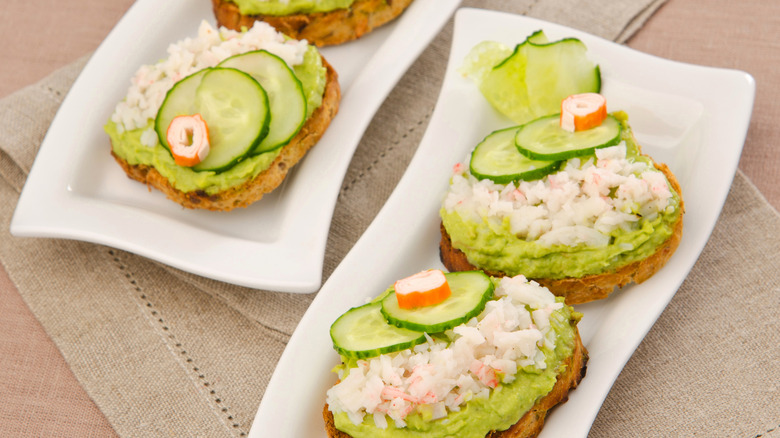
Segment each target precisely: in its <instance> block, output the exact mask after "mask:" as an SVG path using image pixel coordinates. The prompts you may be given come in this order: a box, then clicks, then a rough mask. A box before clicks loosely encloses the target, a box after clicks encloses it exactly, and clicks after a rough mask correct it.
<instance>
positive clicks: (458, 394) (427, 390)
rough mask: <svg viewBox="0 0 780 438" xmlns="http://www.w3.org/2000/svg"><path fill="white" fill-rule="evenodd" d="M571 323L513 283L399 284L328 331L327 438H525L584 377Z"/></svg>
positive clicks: (461, 275)
mask: <svg viewBox="0 0 780 438" xmlns="http://www.w3.org/2000/svg"><path fill="white" fill-rule="evenodd" d="M443 290H444V293H442V291H443ZM580 317H581V315H580V314H579V313H577V312H574V311H573V310H572V309H571V307H570V306H568V305H566V304H564V303H563V299H562V298H559V297H555V296H554V295H553V294H552V293H550V292H549V291H548V290H547V289H545V288H543V287H541V286H540V285H539V284H537V283H534V282H529V281H527V280H526V279H525V278H524V277H522V276H517V277H512V278H510V277H503V278H491V277H488V276H487V275H486V274H484V273H483V272H481V271H469V272H457V273H446V274H444V273H442V272H441V271H437V270H430V271H423V272H421V273H419V274H415V275H413V276H411V277H408V278H406V279H402V280H399V281H398V282H396V283H395V285H393V286H392V287H391V288H389V289H388V290H387V291H385V293H383V294H381V295H380V296H379V297H377V298H375V299H374V300H372V301H371V302H369V303H368V304H365V305H363V306H360V307H356V308H352V309H350V310H349V311H347V312H345V313H344V314H343V315H342V316H341V317H339V318H338V319H337V320H336V321H335V322H334V323H333V325H332V327H331V338H332V339H333V345H334V348H335V349H336V351H337V352H338V353H339V354H340V355H341V359H342V363H341V365H339V366H338V367H336V368H335V369H334V371H335V372H337V374H338V383H336V384H335V385H334V386H333V387H331V389H329V390H328V391H327V397H326V401H327V404H326V405H325V408H324V410H323V416H324V419H325V425H326V430H327V432H328V435H329V436H331V437H348V436H351V437H355V438H357V437H410V436H426V437H445V436H459V437H484V436H491V437H499V436H502V437H519V436H535V435H536V434H538V433H539V431H540V430H541V428H542V426H543V424H544V419H545V416H546V413H547V411H548V410H549V409H550V408H551V407H552V406H554V405H556V404H558V403H561V402H564V401H566V399H567V395H568V392H569V391H570V390H571V389H574V388H576V387H577V385H578V384H579V382H580V380H581V379H582V377H583V376H584V373H585V365H586V363H587V351H586V350H585V348H584V347H583V345H582V341H581V340H580V337H579V333H578V331H577V322H578V321H579V319H580Z"/></svg>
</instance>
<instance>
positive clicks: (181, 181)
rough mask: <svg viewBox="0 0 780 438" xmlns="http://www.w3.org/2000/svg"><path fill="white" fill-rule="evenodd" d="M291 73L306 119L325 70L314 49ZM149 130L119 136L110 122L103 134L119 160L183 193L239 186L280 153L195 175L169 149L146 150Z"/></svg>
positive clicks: (320, 89)
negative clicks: (152, 173)
mask: <svg viewBox="0 0 780 438" xmlns="http://www.w3.org/2000/svg"><path fill="white" fill-rule="evenodd" d="M293 70H294V72H295V75H296V76H297V77H298V79H299V80H300V81H301V84H302V85H303V91H304V93H305V95H306V103H307V114H306V117H307V118H308V117H309V116H311V114H312V113H313V112H314V110H316V109H317V108H318V107H319V106H320V105H321V104H322V95H323V92H324V90H325V84H326V82H327V78H326V70H325V68H324V67H323V65H322V59H321V58H320V54H319V52H318V51H317V49H316V48H314V47H313V46H310V47H308V49H307V50H306V53H305V55H304V58H303V63H302V64H300V65H297V66H295V67H293ZM150 128H151V129H154V119H150V120H149V123H148V125H147V126H144V127H141V128H138V129H134V130H130V131H124V132H120V130H119V129H118V126H117V125H116V123H114V122H113V121H111V120H109V122H108V123H107V124H106V126H105V131H106V133H108V135H109V137H110V138H111V145H112V148H113V151H114V153H115V154H116V155H117V156H118V157H120V158H122V159H124V160H125V161H127V162H128V163H129V164H130V165H146V166H152V167H154V168H155V169H156V170H157V171H158V172H160V174H161V175H162V176H164V177H165V178H167V179H168V181H169V182H170V183H171V185H173V187H175V188H176V189H178V190H180V191H182V192H191V191H196V190H202V191H204V192H206V193H207V194H210V195H211V194H214V193H217V192H221V191H223V190H226V189H228V188H230V187H233V186H236V185H239V184H242V183H243V182H245V181H247V180H249V179H251V178H254V177H255V176H257V175H258V174H260V172H262V171H264V170H266V169H267V168H268V167H269V166H270V165H271V163H272V162H273V161H274V159H275V158H276V157H277V156H278V155H279V153H280V152H281V148H279V149H276V150H274V151H270V152H266V153H263V154H259V155H256V156H253V157H248V158H246V159H244V160H243V161H241V162H239V163H238V164H236V165H235V166H233V167H231V168H230V169H228V170H226V171H223V172H220V173H215V172H212V171H201V172H197V171H195V170H192V169H191V168H189V167H182V166H178V165H176V164H175V163H174V161H173V157H172V156H171V154H170V152H169V151H168V149H166V148H165V147H164V146H162V145H161V144H160V143H159V142H158V143H157V145H156V146H154V147H148V146H145V145H144V144H143V143H142V142H141V135H142V134H143V133H144V131H147V130H149V129H150Z"/></svg>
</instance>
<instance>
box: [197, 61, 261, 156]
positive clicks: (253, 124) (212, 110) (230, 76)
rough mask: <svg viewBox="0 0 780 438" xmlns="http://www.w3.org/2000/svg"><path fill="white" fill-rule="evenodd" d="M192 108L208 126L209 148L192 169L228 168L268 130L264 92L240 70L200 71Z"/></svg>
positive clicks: (245, 154) (244, 154)
mask: <svg viewBox="0 0 780 438" xmlns="http://www.w3.org/2000/svg"><path fill="white" fill-rule="evenodd" d="M195 108H197V109H198V112H199V113H200V114H201V115H202V116H203V119H204V120H206V123H207V124H208V126H209V140H210V142H211V152H210V153H209V155H208V156H207V157H206V159H205V160H203V161H201V162H200V163H199V164H197V165H196V166H194V167H193V169H194V170H198V171H201V170H212V171H215V172H221V171H223V170H226V169H229V168H230V167H233V166H234V165H235V164H236V163H238V162H239V161H241V160H242V159H243V158H244V157H246V156H247V154H248V153H249V152H250V151H251V150H252V148H254V147H255V146H256V145H257V144H258V143H259V142H260V141H261V140H263V138H265V136H266V135H267V134H268V125H269V122H270V111H269V105H268V95H267V94H266V92H265V90H264V89H263V87H262V86H261V85H260V84H259V83H258V82H257V81H256V80H255V79H254V78H252V76H250V75H248V74H246V73H244V72H242V71H239V70H236V69H233V68H213V69H211V70H210V71H209V72H207V73H206V74H205V75H203V80H201V83H200V85H199V86H198V89H197V91H196V92H195Z"/></svg>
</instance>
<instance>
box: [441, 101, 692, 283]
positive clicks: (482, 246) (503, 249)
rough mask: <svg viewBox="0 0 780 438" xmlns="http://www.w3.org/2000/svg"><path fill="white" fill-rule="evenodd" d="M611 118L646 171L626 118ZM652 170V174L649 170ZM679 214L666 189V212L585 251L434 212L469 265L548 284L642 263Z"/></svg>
mask: <svg viewBox="0 0 780 438" xmlns="http://www.w3.org/2000/svg"><path fill="white" fill-rule="evenodd" d="M614 115H615V117H616V118H618V120H620V122H621V125H622V128H623V129H622V133H621V137H622V140H624V141H625V143H626V150H627V153H626V156H627V158H628V159H629V160H634V161H644V162H646V163H648V164H650V165H651V166H652V161H651V160H650V158H648V157H647V156H644V155H641V153H640V148H639V146H638V145H637V143H636V140H635V139H634V136H633V134H632V132H631V128H630V127H629V125H628V116H627V115H626V114H625V113H623V112H617V113H615V114H614ZM586 158H587V157H586ZM653 171H658V170H657V169H655V168H653ZM658 172H660V171H658ZM670 189H671V188H670ZM681 214H682V212H681V208H680V194H679V193H676V192H675V191H674V190H672V197H671V198H670V199H669V207H668V208H666V209H665V210H664V211H662V212H660V213H659V214H658V215H656V217H655V218H651V219H647V218H640V219H639V220H638V221H637V222H636V223H635V224H634V225H633V226H632V227H631V228H630V229H628V230H626V229H622V228H617V229H615V230H614V231H613V232H612V233H611V235H610V242H609V244H607V245H604V246H598V247H588V246H585V245H576V246H566V245H550V246H545V245H541V244H540V243H538V242H537V241H534V240H525V239H521V238H519V237H517V236H516V235H514V234H513V233H512V232H511V231H510V221H509V219H508V218H507V219H505V220H504V221H503V222H502V223H500V224H496V223H495V222H490V223H489V222H488V221H487V220H483V221H481V222H479V223H478V222H474V221H472V220H469V219H467V218H463V217H461V216H460V215H459V214H458V213H457V212H456V211H455V210H452V211H447V209H446V208H444V207H442V208H441V210H440V215H441V218H442V223H443V224H444V227H445V229H446V230H447V233H448V234H449V236H450V239H451V240H452V246H453V247H454V248H457V249H459V250H461V251H463V253H464V254H465V255H466V257H467V258H468V260H469V262H470V263H471V264H472V265H474V266H478V267H479V268H481V269H486V270H493V271H501V272H504V273H506V274H507V275H510V276H514V275H518V274H523V275H525V276H526V277H528V278H550V279H558V278H564V277H582V276H585V275H591V274H600V273H604V272H610V271H614V270H616V269H617V268H620V267H622V266H625V265H627V264H629V263H632V262H635V261H638V260H642V259H645V258H647V257H648V256H650V255H652V254H653V253H654V252H656V250H657V249H658V248H659V247H660V246H661V245H662V244H663V243H664V242H665V241H666V240H667V239H668V238H669V237H670V236H671V235H672V233H673V231H674V226H675V224H676V222H677V220H678V219H679V218H680V215H681Z"/></svg>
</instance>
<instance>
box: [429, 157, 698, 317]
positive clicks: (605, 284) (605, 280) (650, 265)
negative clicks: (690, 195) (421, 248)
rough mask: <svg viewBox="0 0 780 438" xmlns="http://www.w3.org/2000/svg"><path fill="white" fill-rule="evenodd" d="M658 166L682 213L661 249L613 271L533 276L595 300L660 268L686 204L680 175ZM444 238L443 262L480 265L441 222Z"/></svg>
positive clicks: (577, 297) (677, 236)
mask: <svg viewBox="0 0 780 438" xmlns="http://www.w3.org/2000/svg"><path fill="white" fill-rule="evenodd" d="M654 165H655V167H656V169H658V170H660V171H661V172H663V174H664V175H666V178H667V180H669V184H670V185H671V187H672V189H673V190H674V191H675V192H677V193H678V195H679V196H680V210H681V211H680V217H679V219H678V220H677V222H676V223H675V224H674V230H673V231H672V235H671V236H669V238H668V239H666V241H665V242H664V243H663V244H661V245H660V246H659V247H658V249H657V250H656V251H655V252H654V253H653V254H651V255H649V256H648V257H646V258H644V259H642V260H637V261H635V262H631V263H629V264H627V265H624V266H621V267H619V268H617V269H616V270H614V271H613V272H604V273H601V274H591V275H586V276H583V277H566V278H560V279H549V278H532V279H531V280H534V281H536V282H538V283H539V284H541V285H542V286H544V287H546V288H548V289H550V291H551V292H552V293H553V294H555V295H557V296H561V297H564V298H565V300H566V304H569V305H574V304H583V303H587V302H590V301H596V300H600V299H603V298H607V297H608V296H609V294H611V293H612V292H613V291H615V289H616V288H622V287H624V286H626V285H627V284H629V283H631V282H634V283H637V284H639V283H642V282H643V281H645V280H647V279H648V278H650V277H652V276H653V275H654V274H655V273H656V272H658V271H659V270H660V269H661V268H662V267H663V266H664V265H666V262H667V261H669V258H671V256H672V254H674V252H675V251H676V250H677V247H678V246H679V244H680V240H681V239H682V231H683V213H684V212H685V206H684V204H683V200H682V190H681V189H680V184H679V182H678V181H677V178H676V177H675V176H674V174H673V173H672V171H671V170H670V169H669V167H668V166H667V165H666V164H663V163H654ZM440 229H441V241H440V243H439V257H440V259H441V261H442V263H443V264H444V266H445V267H446V268H447V269H448V270H450V271H470V270H475V269H480V268H478V267H476V266H474V265H472V264H471V263H470V262H469V261H468V258H467V257H466V254H464V253H463V251H461V250H459V249H456V248H454V247H453V246H452V241H451V240H450V236H449V234H448V233H447V230H446V229H445V228H444V224H440ZM484 271H485V273H486V274H488V275H491V276H494V277H503V276H505V275H506V274H505V273H503V272H500V271H489V270H484Z"/></svg>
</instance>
